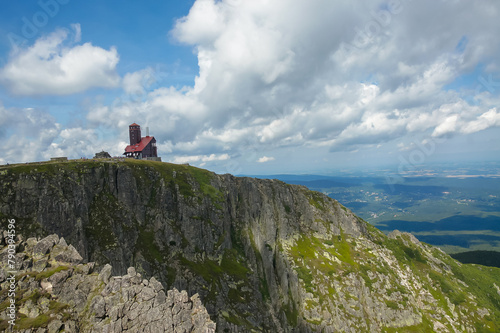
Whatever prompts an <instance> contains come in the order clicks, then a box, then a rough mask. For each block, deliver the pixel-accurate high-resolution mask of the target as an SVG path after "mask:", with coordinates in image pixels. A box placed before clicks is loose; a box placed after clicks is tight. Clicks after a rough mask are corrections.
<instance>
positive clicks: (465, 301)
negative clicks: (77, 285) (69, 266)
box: [0, 160, 500, 332]
mask: <svg viewBox="0 0 500 333" xmlns="http://www.w3.org/2000/svg"><path fill="white" fill-rule="evenodd" d="M0 190H1V193H2V198H1V201H0V217H2V218H4V219H6V218H15V219H16V220H17V223H18V229H19V230H20V231H19V232H20V233H22V234H24V235H26V236H33V235H37V234H38V235H42V234H44V235H46V234H51V233H56V234H58V235H59V236H61V237H64V238H65V239H66V240H68V242H70V243H72V244H73V245H74V246H75V248H76V249H77V250H78V252H79V253H80V254H81V255H82V257H83V258H84V259H85V260H87V261H95V262H96V263H97V264H98V265H99V266H103V265H104V264H106V263H111V264H112V266H113V274H117V275H123V274H125V273H126V269H127V268H128V267H129V266H133V267H135V269H136V270H137V271H138V272H139V273H141V274H143V275H144V276H146V277H152V276H154V277H156V278H157V279H158V280H159V281H161V282H162V283H163V284H164V285H165V287H166V288H177V289H179V290H187V292H188V294H189V295H193V294H195V293H198V294H199V295H200V299H201V301H202V302H203V304H204V305H205V306H206V308H207V310H208V312H209V314H210V315H211V316H212V318H213V319H214V320H215V321H216V322H217V330H218V331H221V332H223V331H234V332H237V331H241V332H246V331H250V330H255V331H271V332H279V331H284V332H291V331H297V332H311V331H321V330H324V331H326V332H333V331H339V330H340V331H346V332H363V331H367V332H378V331H382V330H384V329H389V330H390V329H397V330H398V331H401V330H403V331H404V329H403V328H407V329H408V330H413V331H419V330H420V331H426V332H427V331H429V330H431V331H453V330H457V331H461V332H464V331H470V332H473V331H475V330H476V325H478V327H479V326H480V327H489V328H491V329H492V330H495V329H498V328H499V327H500V326H497V325H499V323H498V322H497V319H496V318H500V295H499V294H498V290H497V288H498V287H497V286H500V280H499V278H498V275H499V274H498V273H499V270H495V269H493V268H491V269H490V268H482V267H473V266H466V265H464V266H462V265H460V264H458V263H457V262H456V261H454V260H452V259H451V258H450V257H448V256H447V255H445V254H444V253H442V252H441V251H439V250H438V249H435V248H432V247H430V246H427V245H424V244H421V243H419V242H418V241H417V240H416V239H415V238H414V237H411V236H410V235H406V234H398V233H395V234H393V235H392V238H388V237H386V236H384V235H383V234H382V233H381V232H379V231H378V230H376V229H375V228H373V227H371V226H370V225H369V224H367V223H365V222H364V221H362V220H361V219H359V218H357V217H356V216H354V215H353V214H352V213H351V212H350V211H349V210H348V209H346V208H345V207H343V206H341V205H340V204H339V203H338V202H336V201H335V200H333V199H330V198H328V197H327V196H324V195H322V194H320V193H317V192H311V191H309V190H307V189H306V188H304V187H299V186H292V185H287V184H285V183H283V182H280V181H276V180H257V179H251V178H237V177H233V176H231V175H216V174H213V173H210V172H208V171H205V170H201V169H197V168H193V167H189V166H184V165H172V164H167V163H159V162H146V161H134V160H127V161H125V162H115V161H111V160H109V161H98V162H94V161H87V162H68V163H60V164H35V165H21V166H11V167H6V168H3V169H0ZM474 279H475V280H474ZM478 281H481V283H482V284H480V285H478V283H477V282H478Z"/></svg>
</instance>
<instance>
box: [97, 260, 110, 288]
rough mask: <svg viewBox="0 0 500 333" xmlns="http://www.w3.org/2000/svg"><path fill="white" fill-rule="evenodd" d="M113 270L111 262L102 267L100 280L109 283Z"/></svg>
mask: <svg viewBox="0 0 500 333" xmlns="http://www.w3.org/2000/svg"><path fill="white" fill-rule="evenodd" d="M111 270H112V267H111V265H109V264H106V265H105V266H104V267H103V268H102V269H101V272H100V273H99V277H98V279H99V281H102V282H104V283H106V284H108V283H109V277H110V276H111Z"/></svg>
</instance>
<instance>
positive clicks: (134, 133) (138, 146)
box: [123, 123, 160, 160]
mask: <svg viewBox="0 0 500 333" xmlns="http://www.w3.org/2000/svg"><path fill="white" fill-rule="evenodd" d="M148 132H149V131H148ZM129 138H130V145H128V146H127V147H126V148H125V152H124V153H123V155H125V156H126V157H133V158H137V159H152V160H160V158H159V157H158V151H157V149H156V139H155V137H154V136H149V133H147V135H146V136H145V137H141V126H140V125H138V124H136V123H133V124H131V125H130V126H129Z"/></svg>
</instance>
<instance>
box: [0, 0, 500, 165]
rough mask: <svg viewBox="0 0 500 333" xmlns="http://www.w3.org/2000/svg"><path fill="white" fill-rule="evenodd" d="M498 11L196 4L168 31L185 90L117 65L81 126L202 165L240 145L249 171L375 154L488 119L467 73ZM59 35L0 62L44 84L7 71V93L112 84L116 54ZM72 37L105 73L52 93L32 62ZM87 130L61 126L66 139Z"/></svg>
mask: <svg viewBox="0 0 500 333" xmlns="http://www.w3.org/2000/svg"><path fill="white" fill-rule="evenodd" d="M392 3H397V2H392ZM499 12H500V4H497V3H495V2H484V3H483V2H482V3H480V4H476V3H472V2H466V1H438V2H436V3H435V4H433V6H432V8H430V7H429V6H428V5H427V4H425V3H421V2H415V1H402V2H400V6H399V8H398V10H393V11H392V12H390V11H388V7H387V8H386V7H383V6H382V7H381V6H380V2H379V1H375V0H371V1H360V0H355V1H350V2H339V1H329V0H311V1H302V0H275V1H267V0H254V1H235V0H218V1H215V0H197V1H195V2H194V5H193V6H192V8H191V10H190V11H189V13H188V14H187V15H186V16H185V17H183V18H180V19H179V20H177V21H176V22H175V24H174V26H173V28H172V31H171V32H170V35H171V37H172V38H174V39H175V40H177V41H178V42H180V43H183V44H186V45H189V46H190V47H192V49H193V52H194V53H195V55H196V56H197V58H198V66H199V72H198V74H197V76H196V78H195V82H194V85H193V86H187V87H168V86H165V87H158V86H157V85H153V84H150V82H152V81H151V80H154V79H155V77H157V75H158V73H156V70H155V69H152V67H147V68H146V69H144V70H141V71H137V72H133V73H128V74H126V75H125V76H124V78H123V80H122V82H121V83H122V85H121V87H122V88H123V91H124V93H125V94H124V95H125V96H122V97H120V98H117V99H116V100H115V101H113V102H112V103H103V102H96V103H95V104H94V105H91V106H90V107H89V109H88V113H87V116H86V121H87V123H88V126H89V128H90V129H92V130H94V131H95V133H100V132H101V131H103V130H104V129H106V130H109V131H110V132H112V133H113V134H116V135H117V137H119V138H118V139H116V140H114V141H113V144H115V145H120V144H123V143H124V142H125V141H126V140H127V129H128V125H129V124H130V123H132V122H137V123H140V124H141V126H144V127H146V126H149V127H150V131H151V133H152V135H155V137H156V138H157V140H158V147H159V148H160V154H161V153H162V152H167V153H168V157H166V158H164V160H171V161H174V162H182V163H187V162H190V163H210V162H214V163H215V162H218V161H219V162H222V161H229V160H230V161H234V160H235V159H236V158H240V159H245V158H246V157H248V156H249V154H248V152H252V155H251V159H250V160H249V164H250V163H253V165H256V163H257V161H258V160H259V156H260V155H259V154H258V153H257V152H262V151H266V154H269V155H273V156H280V158H279V159H280V160H281V159H282V158H281V156H286V154H284V153H283V151H284V150H286V149H292V148H296V149H297V150H300V151H301V152H305V151H307V152H309V153H310V154H311V155H312V154H313V153H312V152H315V151H318V152H327V151H331V152H335V153H339V152H343V151H345V152H352V151H360V152H361V153H362V152H363V149H369V148H372V147H380V150H379V151H382V150H384V149H385V151H388V150H390V147H396V149H397V144H396V142H411V141H413V140H412V138H413V137H417V136H418V137H419V140H422V139H424V138H428V139H431V138H433V136H434V137H438V136H446V137H452V136H457V135H467V134H471V133H477V132H481V131H484V130H486V129H488V128H492V127H495V126H500V124H499V120H498V117H499V116H498V114H499V113H498V111H497V109H496V107H497V106H498V103H499V97H498V95H499V94H498V89H497V90H496V91H493V90H491V89H487V87H484V85H482V86H481V89H480V90H479V93H477V89H476V86H477V85H481V84H482V83H481V82H480V81H478V80H477V78H476V77H475V75H476V74H477V71H478V70H480V69H482V68H484V69H487V70H488V71H491V72H488V73H481V74H480V75H482V76H483V77H489V75H490V74H492V75H493V76H492V77H494V78H496V77H498V75H499V74H500V68H499V67H498V66H497V65H496V59H497V58H498V54H500V35H498V34H497V33H496V31H498V30H499V29H500V21H498V19H497V17H498V15H497V14H498V13H499ZM457 18H460V19H457ZM463 22H467V24H465V25H464V23H463ZM75 35H79V33H75ZM66 39H67V33H62V32H61V31H58V32H56V33H54V34H53V35H50V36H49V37H46V38H44V39H40V40H38V41H37V43H35V45H34V46H33V47H31V48H29V49H27V50H23V51H22V52H21V53H20V54H18V55H17V56H16V57H14V56H13V57H12V58H11V60H10V61H9V63H8V64H7V65H6V66H5V68H4V69H3V70H2V75H3V77H4V79H5V73H6V69H8V68H10V67H9V66H12V64H17V63H21V62H20V61H21V60H19V59H21V58H22V56H24V55H25V54H26V55H29V57H28V56H26V58H27V59H28V60H30V59H31V60H33V59H35V60H33V62H35V63H36V62H40V63H41V65H42V66H41V67H40V68H42V69H35V70H34V71H41V74H37V75H36V77H37V78H39V77H40V78H45V79H44V80H48V81H47V82H48V84H46V87H45V86H44V87H39V86H36V85H34V84H32V82H31V81H30V80H28V79H26V78H24V77H22V76H19V77H20V78H21V79H22V80H19V81H18V82H19V84H17V83H16V84H13V87H14V88H15V89H14V88H13V91H14V92H15V90H17V91H18V93H21V92H23V91H24V92H25V93H26V92H30V93H34V91H44V89H45V90H51V91H56V90H57V91H59V93H61V94H62V93H68V92H67V91H69V90H75V89H76V87H78V89H80V88H82V87H83V86H88V87H91V86H96V85H98V83H99V84H102V85H104V86H116V85H117V84H119V78H117V76H116V74H115V73H114V71H115V67H116V62H118V55H117V52H116V50H114V49H110V50H103V49H100V48H98V47H95V46H92V45H90V44H83V45H76V46H75V45H71V46H64V45H66V44H65V43H64V41H66ZM63 44H64V45H63ZM85 45H88V47H89V48H91V49H92V50H93V51H95V54H96V55H101V57H97V58H98V59H102V60H103V61H101V62H97V67H99V68H101V69H102V68H105V69H106V68H107V69H109V70H108V71H106V70H105V69H102V70H101V71H100V72H99V73H101V74H102V73H105V74H106V75H105V74H102V75H96V74H95V73H94V72H93V71H94V68H87V71H88V72H89V73H94V74H93V75H91V76H89V77H92V79H93V78H94V77H100V79H99V80H98V81H97V82H98V83H96V82H94V81H92V80H91V79H88V80H83V81H85V83H86V85H85V84H80V85H76V84H74V82H77V81H78V80H74V81H72V80H69V77H66V76H64V75H63V78H65V79H66V81H67V82H65V83H64V84H62V83H61V84H60V86H58V87H57V89H56V88H55V85H54V82H53V80H54V79H51V78H47V73H49V72H52V71H48V70H45V69H44V68H45V67H47V66H49V65H50V66H54V67H55V68H56V70H60V66H59V65H60V64H59V62H62V60H57V59H66V55H67V54H69V52H70V51H72V50H74V52H76V50H79V48H83V47H84V46H85ZM40 49H46V50H49V51H50V52H52V53H50V52H49V53H48V54H52V58H51V57H48V56H44V55H43V54H44V53H43V52H41V51H40ZM54 50H55V51H54ZM35 55H36V56H35ZM39 55H40V56H41V57H39ZM23 59H24V58H23ZM55 59H56V60H57V61H56V60H55ZM104 60H106V61H104ZM83 63H85V61H84V62H83ZM27 64H30V62H29V61H27ZM106 64H107V65H108V66H107V67H106V66H105V65H106ZM18 67H19V66H18ZM16 68H17V67H16ZM19 68H24V67H19ZM21 72H23V73H24V71H21ZM56 72H57V71H56ZM26 75H27V74H26ZM89 75H90V74H89ZM478 75H479V74H478ZM71 77H72V78H80V76H78V75H73V76H71ZM81 77H87V76H86V75H83V74H82V75H81ZM51 80H52V81H51ZM39 81H41V79H40V80H38V81H36V82H37V83H38V84H39V85H41V83H40V82H39ZM69 81H71V82H69ZM80 81H81V80H80ZM80 81H78V82H80ZM4 82H5V81H4ZM89 82H94V83H93V84H90V83H89ZM21 84H22V85H21ZM35 86H36V89H35V88H34V87H35ZM62 86H64V87H62ZM495 88H496V87H495ZM37 89H38V90H37ZM65 91H66V92H65ZM129 95H140V97H141V98H136V99H134V98H131V96H129ZM132 97H133V96H132ZM87 134H88V133H86V132H79V131H77V130H74V131H72V132H71V137H75V138H83V139H85V137H86V135H87ZM65 140H66V141H65ZM75 140H76V139H75ZM65 142H67V143H68V145H69V143H70V138H69V137H68V138H63V137H61V136H57V138H56V140H55V144H56V145H55V146H53V147H54V149H56V148H57V149H63V148H62V147H63V146H64V145H65ZM78 142H79V141H78V140H76V143H75V144H78ZM95 144H96V145H97V143H95ZM380 145H382V146H383V147H382V146H380ZM391 145H392V146H391ZM406 147H407V146H406V145H404V146H401V147H400V149H406ZM264 149H265V150H264ZM99 150H100V149H99ZM280 150H281V151H280ZM63 151H64V150H63ZM82 152H83V151H82ZM280 153H281V154H280ZM260 154H261V153H260ZM348 155H350V154H344V155H342V156H348ZM211 156H213V157H211ZM218 157H221V158H222V157H224V158H225V159H220V160H219V159H218ZM264 157H265V156H264ZM264 157H262V158H264ZM211 158H212V159H211ZM270 164H272V163H270ZM270 164H269V165H270Z"/></svg>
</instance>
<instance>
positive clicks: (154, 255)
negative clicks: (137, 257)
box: [136, 228, 163, 263]
mask: <svg viewBox="0 0 500 333" xmlns="http://www.w3.org/2000/svg"><path fill="white" fill-rule="evenodd" d="M137 250H138V251H140V252H141V253H142V255H143V256H144V258H145V259H146V260H148V261H149V262H150V263H154V262H155V261H156V262H158V263H161V262H162V261H163V254H162V252H161V250H160V248H159V246H158V245H157V244H156V240H155V233H154V231H151V230H145V229H142V228H141V229H139V237H138V238H137V243H136V251H137Z"/></svg>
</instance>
